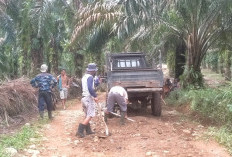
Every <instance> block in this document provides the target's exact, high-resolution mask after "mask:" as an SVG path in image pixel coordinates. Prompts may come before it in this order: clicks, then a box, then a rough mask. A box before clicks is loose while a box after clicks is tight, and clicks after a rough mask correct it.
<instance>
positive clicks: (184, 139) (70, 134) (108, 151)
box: [25, 94, 230, 157]
mask: <svg viewBox="0 0 232 157" xmlns="http://www.w3.org/2000/svg"><path fill="white" fill-rule="evenodd" d="M104 99H105V98H104V94H101V98H100V100H101V101H104ZM68 106H69V107H68V108H67V110H58V111H56V115H55V118H54V120H53V121H52V122H51V123H49V124H47V125H46V126H44V128H43V129H42V134H43V136H44V137H43V138H42V139H43V140H42V142H41V143H40V144H39V145H38V146H36V148H37V149H38V150H39V152H40V153H39V154H37V156H41V157H50V156H53V157H55V156H57V157H62V156H63V157H77V156H78V157H82V156H84V157H95V156H96V157H118V156H123V157H144V156H153V157H163V156H165V157H166V156H168V157H169V156H178V157H191V156H193V157H195V156H202V157H227V156H230V155H229V154H228V153H227V152H226V150H225V149H224V148H223V147H222V146H220V145H219V144H217V143H216V142H213V141H212V140H205V139H203V138H202V134H203V132H204V131H205V130H206V128H205V127H204V126H202V125H199V124H196V123H193V122H190V121H189V120H187V119H186V116H183V115H182V114H181V113H179V112H177V111H176V110H174V109H172V108H170V107H167V106H164V107H163V113H162V116H161V117H154V116H152V115H151V111H150V109H149V108H148V109H147V110H146V111H137V112H136V111H130V112H129V113H128V115H129V117H130V118H132V119H134V120H136V122H130V121H127V123H126V125H125V126H121V125H120V124H119V118H112V119H109V121H108V127H109V130H110V132H111V133H112V135H111V136H109V137H107V138H98V137H97V136H96V135H97V134H101V133H100V131H102V130H100V129H98V125H95V122H94V121H95V120H93V124H92V126H93V127H94V128H95V131H96V133H97V134H95V135H91V136H86V137H85V138H82V139H81V138H78V137H76V136H75V133H76V130H77V127H78V124H79V122H81V120H82V119H83V113H82V110H81V103H80V101H79V100H77V99H76V100H72V101H69V102H68ZM95 119H96V118H95ZM25 155H26V154H25Z"/></svg>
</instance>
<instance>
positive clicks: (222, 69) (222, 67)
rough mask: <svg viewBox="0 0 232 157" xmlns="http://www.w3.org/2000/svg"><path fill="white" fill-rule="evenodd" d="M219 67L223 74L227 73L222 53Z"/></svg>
mask: <svg viewBox="0 0 232 157" xmlns="http://www.w3.org/2000/svg"><path fill="white" fill-rule="evenodd" d="M219 63H220V64H219V69H220V73H221V74H222V75H224V73H225V70H224V66H223V65H224V59H223V56H222V55H220V57H219Z"/></svg>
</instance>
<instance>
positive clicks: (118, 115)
mask: <svg viewBox="0 0 232 157" xmlns="http://www.w3.org/2000/svg"><path fill="white" fill-rule="evenodd" d="M110 113H111V114H113V115H115V116H118V117H121V115H119V114H117V113H114V112H110ZM126 119H127V120H129V121H132V122H135V120H133V119H130V118H126Z"/></svg>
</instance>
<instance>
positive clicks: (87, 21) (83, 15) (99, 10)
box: [71, 1, 121, 44]
mask: <svg viewBox="0 0 232 157" xmlns="http://www.w3.org/2000/svg"><path fill="white" fill-rule="evenodd" d="M115 5H116V4H115V3H112V2H111V1H107V2H105V3H100V2H97V3H95V5H87V6H86V7H85V8H83V9H82V10H81V11H80V12H79V13H78V14H79V16H78V17H77V18H76V19H77V20H78V22H77V24H76V26H75V29H74V31H73V33H72V36H71V44H73V43H75V42H76V41H77V40H78V39H79V38H80V36H81V35H82V34H84V33H85V32H87V31H88V30H91V28H94V27H95V26H100V25H102V24H104V23H109V22H111V23H113V22H114V21H117V19H118V18H119V17H120V16H121V12H120V11H116V10H114V7H115Z"/></svg>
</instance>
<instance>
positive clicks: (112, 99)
mask: <svg viewBox="0 0 232 157" xmlns="http://www.w3.org/2000/svg"><path fill="white" fill-rule="evenodd" d="M115 103H117V104H118V105H119V107H120V111H121V112H120V113H121V119H120V123H121V125H125V117H127V114H126V112H127V104H128V94H127V92H126V90H125V89H124V88H123V87H121V86H119V85H117V86H114V87H112V88H111V89H110V92H109V94H108V98H107V111H106V112H105V117H104V118H105V121H106V122H107V117H108V116H109V114H110V112H113V109H114V105H115Z"/></svg>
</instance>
